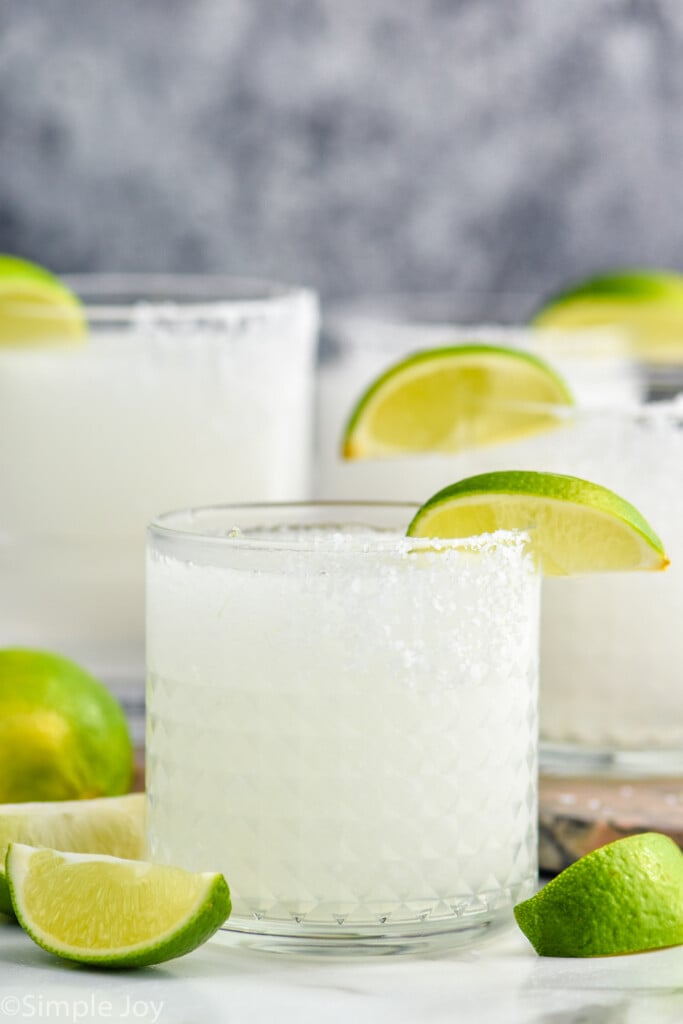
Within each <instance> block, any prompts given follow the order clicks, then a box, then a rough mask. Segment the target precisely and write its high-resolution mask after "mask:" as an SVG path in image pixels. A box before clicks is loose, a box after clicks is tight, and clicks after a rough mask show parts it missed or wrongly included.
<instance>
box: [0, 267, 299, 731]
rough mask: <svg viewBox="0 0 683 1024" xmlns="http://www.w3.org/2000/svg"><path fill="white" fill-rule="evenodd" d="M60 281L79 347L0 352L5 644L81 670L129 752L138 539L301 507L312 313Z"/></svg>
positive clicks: (180, 290) (0, 563)
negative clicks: (220, 516) (188, 511)
mask: <svg viewBox="0 0 683 1024" xmlns="http://www.w3.org/2000/svg"><path fill="white" fill-rule="evenodd" d="M69 283H70V284H71V286H72V287H73V289H74V290H75V291H76V292H77V293H78V294H79V295H80V296H81V297H82V299H83V301H84V303H85V312H86V315H87V320H88V334H89V336H88V338H87V340H86V342H85V343H84V344H83V345H80V346H71V347H70V346H63V345H60V344H59V343H58V342H57V341H55V342H53V343H52V344H49V343H47V344H44V345H36V346H30V347H29V346H24V347H22V348H12V347H4V348H0V480H1V481H2V488H1V496H0V646H23V647H32V648H33V647H37V648H47V649H52V650H55V651H59V652H61V653H63V654H66V655H68V656H71V657H73V658H74V659H76V660H77V661H79V662H80V663H82V664H83V665H84V666H86V667H87V668H89V669H90V670H91V671H93V672H94V673H96V674H97V675H98V676H100V677H101V678H103V680H104V681H105V682H107V683H108V684H109V685H110V686H111V687H112V689H113V690H114V692H115V693H116V694H117V696H119V697H120V698H121V699H122V700H123V701H124V703H125V704H126V706H127V708H128V710H129V712H130V714H131V716H132V717H133V719H134V723H133V724H134V727H135V730H136V732H137V733H138V738H139V736H140V732H141V729H142V716H141V711H142V702H143V693H144V548H145V527H146V525H147V523H148V522H149V521H150V519H151V518H152V517H153V516H154V515H156V514H157V513H158V512H159V511H160V510H162V509H164V508H169V507H174V506H179V505H190V504H193V503H198V502H199V503H201V502H209V501H221V500H233V501H235V500H288V499H297V498H303V497H306V496H307V495H308V492H309V486H310V479H309V470H310V450H309V448H310V421H311V415H312V401H313V397H312V391H313V369H314V360H315V348H316V335H317V303H316V299H315V297H314V296H313V295H312V294H311V293H309V292H307V291H304V290H297V289H290V288H286V287H280V286H277V285H271V284H263V283H258V282H249V281H234V280H223V279H211V278H200V277H196V278H193V277H187V278H179V277H175V278H173V277H171V278H166V277H131V278H128V277H123V278H122V277H83V278H78V279H73V280H72V281H70V282H69ZM30 312H31V311H30V310H27V314H28V313H30ZM43 340H44V341H45V342H49V341H50V339H43Z"/></svg>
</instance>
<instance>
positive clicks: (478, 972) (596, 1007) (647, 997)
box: [0, 924, 683, 1024]
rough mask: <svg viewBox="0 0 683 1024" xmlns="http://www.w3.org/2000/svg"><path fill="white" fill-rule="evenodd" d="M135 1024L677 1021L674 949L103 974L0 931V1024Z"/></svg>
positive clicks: (681, 957)
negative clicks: (38, 1023)
mask: <svg viewBox="0 0 683 1024" xmlns="http://www.w3.org/2000/svg"><path fill="white" fill-rule="evenodd" d="M26 1020H60V1021H68V1022H78V1024H80V1022H86V1024H95V1022H101V1021H104V1020H123V1021H131V1022H132V1021H141V1022H145V1024H150V1022H152V1024H157V1022H158V1024H176V1022H191V1024H214V1022H215V1024H223V1022H225V1024H245V1022H248V1024H262V1022H263V1024H266V1022H267V1024H271V1022H274V1021H277V1022H278V1024H288V1022H296V1024H309V1022H311V1024H313V1022H316V1024H318V1022H322V1024H382V1022H384V1021H387V1022H388V1021H391V1022H397V1024H402V1022H413V1021H414V1022H416V1024H417V1022H419V1024H441V1022H443V1024H446V1022H448V1024H469V1022H470V1021H471V1022H474V1024H499V1022H500V1024H541V1022H544V1024H593V1022H595V1024H640V1022H641V1021H642V1022H643V1024H660V1022H666V1024H668V1022H671V1024H674V1022H680V1021H683V948H681V947H678V948H674V949H667V950H661V951H657V952H654V953H645V954H639V955H637V956H625V957H610V958H605V959H595V960H560V959H543V958H539V957H537V956H536V955H535V954H534V953H533V951H532V950H531V948H530V947H529V946H528V944H527V943H526V940H525V939H524V938H523V936H522V935H521V934H520V933H519V932H517V931H516V929H514V930H511V931H508V932H506V933H504V934H502V935H499V936H497V937H495V938H491V939H488V940H487V941H484V942H482V943H481V944H480V945H478V946H475V947H473V948H471V949H467V950H459V951H455V952H450V953H442V954H439V955H432V956H424V957H407V956H389V957H367V956H366V957H364V958H363V959H345V960H341V959H335V960H329V959H325V960H312V959H299V958H296V959H295V958H292V957H290V956H286V957H285V956H281V955H280V956H277V955H273V954H266V953H259V952H253V951H249V950H246V949H236V948H226V947H225V946H224V945H222V944H221V943H220V942H216V941H211V942H209V943H208V944H207V945H205V946H204V947H202V948H201V949H199V950H197V951H196V952H195V953H193V954H191V955H189V956H186V957H184V958H183V959H180V960H175V961H172V962H170V963H168V964H164V965H160V966H158V967H154V968H147V969H145V970H140V971H125V972H104V971H94V970H90V969H86V968H81V967H79V966H76V965H72V964H68V963H66V962H63V961H59V960H56V959H55V958H53V957H51V956H50V955H49V954H47V953H45V952H43V951H42V950H41V949H39V948H38V947H37V946H35V945H34V944H33V943H32V942H31V940H30V939H29V938H28V937H27V936H26V935H24V934H23V933H22V932H21V930H20V929H19V928H18V926H16V925H13V924H2V925H0V1021H2V1022H6V1021H16V1022H19V1024H20V1022H23V1021H26Z"/></svg>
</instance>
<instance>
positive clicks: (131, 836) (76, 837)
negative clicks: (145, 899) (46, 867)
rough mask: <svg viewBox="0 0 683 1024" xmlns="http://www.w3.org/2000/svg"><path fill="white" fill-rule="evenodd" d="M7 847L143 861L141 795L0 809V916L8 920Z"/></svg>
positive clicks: (143, 834) (143, 828)
mask: <svg viewBox="0 0 683 1024" xmlns="http://www.w3.org/2000/svg"><path fill="white" fill-rule="evenodd" d="M10 843H27V844H29V845H30V846H51V847H54V848H55V849H57V850H68V851H71V852H74V853H107V854H110V855H111V856H112V857H131V858H133V859H138V858H140V857H144V856H145V853H146V848H147V843H146V839H145V795H144V793H130V794H128V795H127V796H110V797H100V798H97V799H94V800H54V801H53V800H50V801H47V802H45V803H30V804H0V914H8V915H13V913H14V911H13V910H12V901H11V899H10V895H9V888H8V886H7V880H6V878H5V854H6V853H7V848H8V846H9V844H10Z"/></svg>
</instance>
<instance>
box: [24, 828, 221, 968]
mask: <svg viewBox="0 0 683 1024" xmlns="http://www.w3.org/2000/svg"><path fill="white" fill-rule="evenodd" d="M6 871H7V878H8V881H9V887H10V893H11V896H12V905H13V907H14V912H15V914H16V916H17V918H18V919H19V923H20V924H21V926H22V928H23V929H24V930H25V931H26V932H27V933H28V934H29V935H30V936H31V938H32V939H33V940H34V942H36V943H37V944H38V945H39V946H42V948H43V949H46V950H48V951H49V952H50V953H55V954H56V955H57V956H60V957H64V958H65V959H67V960H76V961H78V962H80V963H89V964H97V965H98V966H101V967H145V966H147V965H149V964H158V963H161V962H162V961H164V960H170V959H172V958H173V957H177V956H183V955H184V954H185V953H189V952H191V951H192V950H193V949H196V948H197V946H200V945H201V944H202V943H203V942H206V940H207V939H209V938H210V937H211V936H212V935H213V934H214V932H216V931H217V929H218V928H220V926H221V925H222V924H223V922H224V921H225V920H226V919H227V917H228V916H229V914H230V909H231V905H230V892H229V890H228V886H227V883H226V881H225V879H224V878H223V876H222V875H220V874H215V873H209V872H202V873H192V872H189V871H184V870H182V869H181V868H176V867H168V866H166V865H162V864H150V863H147V862H145V861H138V860H123V859H119V858H117V857H106V856H96V855H90V854H81V853H60V852H59V851H57V850H50V849H46V848H41V849H39V848H37V847H34V846H25V845H23V844H21V843H12V844H10V847H9V850H8V851H7V860H6Z"/></svg>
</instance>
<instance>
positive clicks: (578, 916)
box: [514, 832, 683, 957]
mask: <svg viewBox="0 0 683 1024" xmlns="http://www.w3.org/2000/svg"><path fill="white" fill-rule="evenodd" d="M514 914H515V919H516V921H517V924H518V925H519V927H520V928H521V930H522V931H523V932H524V934H525V935H526V937H527V939H528V940H529V942H530V943H531V945H532V946H533V947H534V949H535V950H536V952H537V953H538V954H539V955H540V956H565V957H590V956H612V955H614V954H619V953H638V952H642V951H644V950H648V949H660V948H664V947H666V946H674V945H679V944H681V943H683V854H682V853H681V850H680V849H679V847H678V845H677V844H676V843H675V842H674V841H673V840H672V839H670V838H669V837H668V836H665V835H662V834H661V833H658V832H644V833H641V834H639V835H633V836H627V837H626V838H624V839H618V840H616V841H615V842H613V843H609V844H608V845H607V846H602V847H600V848H599V849H597V850H594V851H593V852H592V853H588V854H586V856H584V857H581V858H580V859H579V860H577V861H575V862H574V864H572V865H570V866H569V867H568V868H565V870H564V871H562V872H561V873H560V874H559V875H557V876H556V877H555V878H553V879H551V881H550V882H548V884H547V885H546V886H545V887H544V888H543V889H541V890H540V892H538V893H536V895H535V896H532V897H531V899H528V900H525V901H524V902H523V903H519V904H517V906H516V907H515V908H514Z"/></svg>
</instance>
